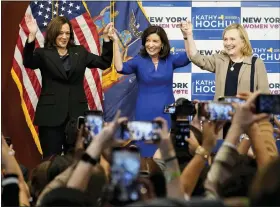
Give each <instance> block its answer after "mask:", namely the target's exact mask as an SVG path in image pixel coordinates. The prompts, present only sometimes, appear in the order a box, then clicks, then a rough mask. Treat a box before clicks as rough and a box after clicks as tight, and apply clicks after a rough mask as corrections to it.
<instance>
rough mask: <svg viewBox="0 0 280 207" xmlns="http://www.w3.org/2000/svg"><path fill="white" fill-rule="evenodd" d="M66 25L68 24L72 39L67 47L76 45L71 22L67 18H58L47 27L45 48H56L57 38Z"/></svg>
mask: <svg viewBox="0 0 280 207" xmlns="http://www.w3.org/2000/svg"><path fill="white" fill-rule="evenodd" d="M64 24H68V25H69V28H70V39H69V42H68V45H67V47H69V46H73V45H75V41H74V32H73V28H72V25H71V23H70V21H69V20H68V19H67V18H66V17H61V16H57V17H55V18H53V19H52V20H51V21H50V23H49V24H48V26H47V31H46V37H45V45H44V46H45V48H54V47H56V38H57V36H58V35H59V34H60V30H61V27H62V25H64Z"/></svg>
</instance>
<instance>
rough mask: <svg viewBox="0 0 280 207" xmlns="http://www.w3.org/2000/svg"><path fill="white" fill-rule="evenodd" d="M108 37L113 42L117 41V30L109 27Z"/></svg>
mask: <svg viewBox="0 0 280 207" xmlns="http://www.w3.org/2000/svg"><path fill="white" fill-rule="evenodd" d="M108 37H109V38H110V39H111V40H112V41H115V40H117V39H118V35H117V30H116V29H115V28H114V26H111V27H110V29H109V33H108Z"/></svg>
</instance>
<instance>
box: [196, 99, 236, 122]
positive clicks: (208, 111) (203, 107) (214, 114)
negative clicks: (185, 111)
mask: <svg viewBox="0 0 280 207" xmlns="http://www.w3.org/2000/svg"><path fill="white" fill-rule="evenodd" d="M230 111H234V109H233V107H232V105H231V104H230V103H224V102H204V103H199V104H198V116H199V118H205V119H208V120H221V121H230V120H231V116H230V115H229V112H230Z"/></svg>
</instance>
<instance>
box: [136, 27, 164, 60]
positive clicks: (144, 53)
mask: <svg viewBox="0 0 280 207" xmlns="http://www.w3.org/2000/svg"><path fill="white" fill-rule="evenodd" d="M151 34H157V35H158V36H159V37H160V40H161V42H162V44H163V47H162V49H161V51H160V52H159V57H160V58H166V57H167V56H168V55H169V53H170V44H169V40H168V38H167V34H166V32H165V31H164V29H163V28H162V27H160V26H150V27H148V28H147V29H145V30H144V32H143V34H142V48H141V50H140V55H141V56H148V53H147V51H146V48H145V43H146V40H147V37H148V36H149V35H151Z"/></svg>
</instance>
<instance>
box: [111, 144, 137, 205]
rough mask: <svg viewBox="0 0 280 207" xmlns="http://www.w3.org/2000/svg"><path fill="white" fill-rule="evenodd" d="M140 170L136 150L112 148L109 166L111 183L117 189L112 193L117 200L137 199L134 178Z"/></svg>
mask: <svg viewBox="0 0 280 207" xmlns="http://www.w3.org/2000/svg"><path fill="white" fill-rule="evenodd" d="M139 171H140V154H139V152H138V151H131V150H124V149H118V150H116V149H113V152H112V167H111V185H112V186H114V187H115V188H117V189H119V190H118V191H117V192H118V193H117V194H115V195H114V197H115V199H116V200H118V201H122V202H125V201H129V200H131V201H135V200H138V199H139V193H138V188H137V187H136V186H137V185H136V180H137V179H138V175H139Z"/></svg>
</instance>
